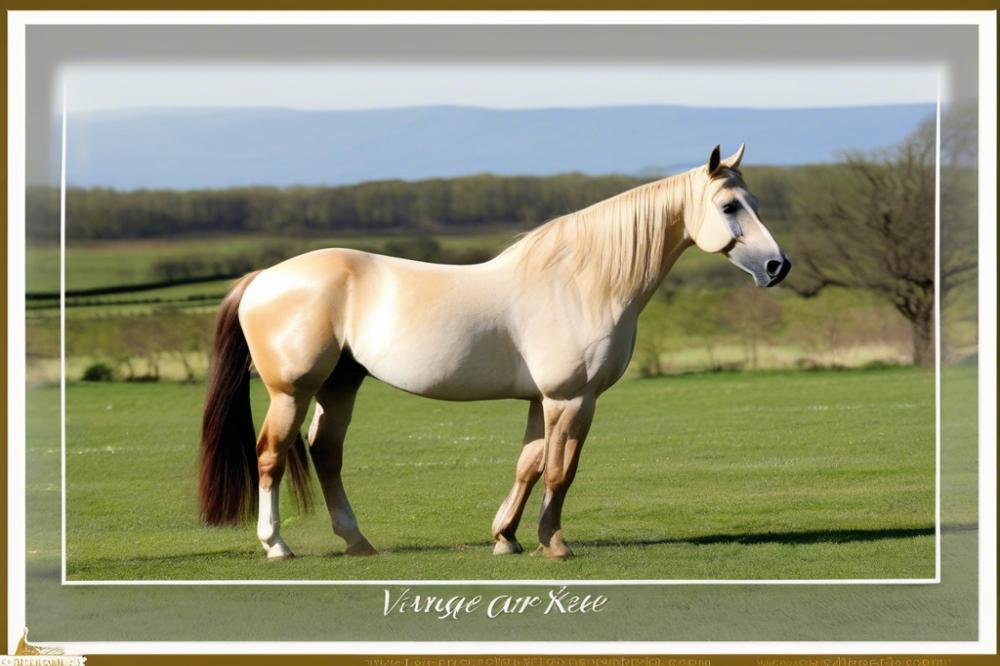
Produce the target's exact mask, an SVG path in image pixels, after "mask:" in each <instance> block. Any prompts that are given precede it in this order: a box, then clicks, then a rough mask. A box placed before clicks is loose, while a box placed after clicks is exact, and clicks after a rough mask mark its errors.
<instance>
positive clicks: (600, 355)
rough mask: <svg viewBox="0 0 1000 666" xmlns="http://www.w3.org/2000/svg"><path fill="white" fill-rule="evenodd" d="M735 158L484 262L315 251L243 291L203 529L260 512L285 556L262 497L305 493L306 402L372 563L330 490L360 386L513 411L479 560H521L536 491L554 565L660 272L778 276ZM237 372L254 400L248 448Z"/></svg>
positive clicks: (322, 456)
mask: <svg viewBox="0 0 1000 666" xmlns="http://www.w3.org/2000/svg"><path fill="white" fill-rule="evenodd" d="M742 156H743V146H740V149H739V150H738V151H737V152H736V153H735V154H734V155H732V156H731V157H729V158H728V159H725V160H722V159H720V155H719V147H718V146H716V147H715V150H713V151H712V153H711V157H710V158H709V160H708V164H707V165H706V166H701V167H698V168H695V169H692V170H691V171H688V172H686V173H683V174H679V175H676V176H672V177H670V178H665V179H663V180H660V181H657V182H654V183H650V184H648V185H643V186H641V187H637V188H635V189H633V190H630V191H628V192H625V193H623V194H620V195H618V196H615V197H612V198H611V199H608V200H606V201H602V202H600V203H597V204H595V205H593V206H590V207H589V208H586V209H584V210H581V211H579V212H576V213H571V214H569V215H565V216H563V217H560V218H557V219H555V220H552V221H550V222H548V223H547V224H545V225H542V226H541V227H538V228H537V229H535V230H534V231H532V232H530V233H529V234H527V235H526V236H525V237H524V238H522V239H521V240H520V241H518V242H517V243H515V244H514V245H512V246H511V247H510V248H508V249H507V250H506V251H505V252H503V253H502V254H500V255H499V256H497V257H495V258H494V259H492V260H490V261H487V262H486V263H483V264H478V265H474V266H442V265H436V264H427V263H421V262H417V261H408V260H405V259H397V258H392V257H384V256H379V255H375V254H369V253H367V252H358V251H354V250H344V249H328V250H318V251H315V252H309V253H307V254H303V255H300V256H297V257H294V258H292V259H289V260H287V261H284V262H282V263H280V264H278V265H276V266H273V267H271V268H268V269H266V270H263V271H260V272H257V273H251V274H249V275H247V276H245V277H244V278H243V279H241V280H240V281H239V282H238V283H237V284H236V286H235V287H234V288H233V289H232V291H231V292H230V293H229V294H228V295H227V296H226V298H225V300H224V301H223V302H222V306H221V310H220V312H219V317H218V321H217V324H216V338H215V349H214V357H213V362H212V370H211V372H210V378H209V388H208V397H207V401H206V405H205V414H204V421H203V430H202V445H201V446H202V456H201V472H200V494H201V498H200V499H201V512H202V517H203V519H204V520H205V522H207V523H208V524H212V525H218V524H227V523H229V524H231V523H236V522H238V521H239V520H240V519H241V518H244V517H247V516H248V514H250V513H251V512H252V510H253V507H254V504H255V502H254V500H255V499H258V497H259V501H258V502H257V504H259V512H258V522H257V537H258V538H259V539H260V542H261V544H262V545H263V547H264V550H265V551H266V552H267V557H268V558H283V557H289V556H291V555H292V551H291V550H290V549H289V548H288V546H287V545H285V542H284V541H282V539H281V536H280V535H279V527H280V523H281V520H280V518H279V513H278V486H279V484H280V483H281V479H282V475H283V474H284V471H285V468H286V466H287V467H288V468H289V469H290V471H291V477H292V480H293V484H294V486H295V487H297V488H298V489H299V490H300V491H301V490H303V489H307V488H308V483H309V478H308V469H307V467H306V463H305V460H306V454H305V446H304V443H303V442H302V438H301V435H300V434H299V429H300V428H301V426H302V424H303V421H304V419H305V417H306V411H307V409H308V407H309V404H310V402H311V401H312V400H313V398H315V400H316V410H315V417H314V418H313V421H312V425H311V427H310V428H309V443H310V448H311V451H312V459H313V461H314V464H315V467H316V472H317V474H318V476H319V480H320V485H321V486H322V489H323V494H324V496H325V499H326V506H327V509H328V510H329V512H330V519H331V521H332V523H333V531H334V532H335V533H336V534H337V535H339V536H340V537H342V538H343V539H344V540H345V541H346V542H347V550H346V552H347V553H349V554H370V553H374V552H375V549H374V548H373V547H372V545H371V544H370V543H369V542H368V540H367V539H366V538H365V537H364V536H363V535H362V533H361V531H360V529H359V528H358V524H357V521H356V520H355V516H354V512H353V511H352V510H351V505H350V502H349V501H348V499H347V493H346V492H345V490H344V485H343V482H342V481H341V464H342V459H343V445H344V436H345V434H346V432H347V427H348V424H349V423H350V420H351V411H352V408H353V406H354V398H355V394H356V393H357V390H358V387H359V386H360V385H361V382H362V380H363V379H364V377H365V376H366V375H368V374H370V375H372V376H374V377H377V378H378V379H380V380H382V381H383V382H385V383H387V384H391V385H393V386H396V387H398V388H400V389H402V390H404V391H408V392H410V393H416V394H418V395H422V396H427V397H430V398H437V399H440V400H488V399H497V398H520V399H523V400H527V401H528V402H529V403H530V406H529V408H528V425H527V430H526V432H525V435H524V444H523V447H522V449H521V454H520V458H519V459H518V462H517V468H516V474H515V480H514V486H513V488H511V490H510V493H509V494H508V495H507V498H506V499H505V500H504V501H503V504H501V506H500V510H499V512H498V513H497V515H496V518H495V519H494V520H493V529H492V531H493V539H494V542H495V545H494V549H493V552H494V553H496V554H498V555H503V554H509V553H518V552H520V551H521V550H522V548H521V545H520V544H519V543H518V542H517V539H516V537H515V532H516V530H517V525H518V522H519V521H520V519H521V513H522V512H523V510H524V505H525V503H526V501H527V499H528V494H529V493H530V492H531V488H532V486H533V485H534V484H535V482H536V481H538V480H539V479H541V478H544V482H545V497H544V499H543V500H542V510H541V516H540V518H539V526H538V538H539V541H540V542H541V545H540V548H541V550H542V552H543V553H544V554H545V555H546V556H548V557H554V558H562V557H565V556H567V555H569V554H570V551H569V548H568V547H567V545H566V542H565V541H564V540H563V536H562V523H561V518H560V516H561V513H562V506H563V500H564V499H565V497H566V492H567V490H569V487H570V484H571V483H572V482H573V476H574V474H575V473H576V467H577V463H578V462H579V459H580V450H581V449H582V447H583V442H584V439H585V438H586V437H587V431H588V429H589V428H590V423H591V419H592V418H593V416H594V405H595V403H596V401H597V397H598V396H599V395H600V394H601V393H602V392H603V391H605V390H606V389H607V388H608V387H610V386H611V385H612V384H614V383H615V382H616V381H617V380H618V379H619V378H620V377H621V376H622V374H623V373H624V372H625V369H626V367H627V366H628V363H629V359H630V358H631V356H632V350H633V346H634V344H635V336H636V321H637V319H638V317H639V312H640V311H641V310H642V308H643V306H644V305H645V304H646V302H647V301H648V300H649V299H650V297H651V296H652V294H653V292H654V291H655V290H656V288H657V286H658V285H659V284H660V282H661V281H662V280H663V278H664V276H665V275H666V274H667V272H668V271H669V270H670V268H671V267H672V266H673V264H674V262H675V261H676V260H677V258H678V257H679V256H680V255H681V253H682V252H683V251H684V250H685V249H687V248H688V247H690V246H691V245H697V246H698V247H699V248H700V249H701V250H703V251H705V252H712V253H721V254H723V255H725V256H726V257H727V258H728V259H729V260H730V261H731V262H733V263H734V264H736V265H737V266H738V267H740V268H741V269H743V270H744V271H746V272H748V273H750V274H751V275H752V276H753V279H754V281H755V282H756V283H757V285H758V286H762V287H770V286H772V285H775V284H777V283H778V282H780V281H781V280H782V279H783V278H784V277H785V275H786V274H787V273H788V269H789V267H790V263H789V261H788V259H787V257H786V256H785V254H784V253H783V252H782V250H781V248H780V247H779V246H778V244H777V243H775V241H774V239H773V238H772V237H771V235H770V233H768V231H767V229H765V228H764V225H763V224H761V221H760V219H759V218H758V216H757V203H756V199H755V198H754V197H753V196H752V195H751V194H750V193H749V192H748V191H747V187H746V185H745V184H744V182H743V180H742V178H741V176H740V172H739V170H738V167H739V164H740V160H741V158H742ZM251 361H252V364H253V367H255V368H256V369H257V372H258V373H259V374H260V378H261V380H263V383H264V385H265V386H266V387H267V391H268V393H269V395H270V398H271V404H270V407H269V408H268V410H267V417H266V418H265V420H264V425H263V427H262V428H261V432H260V436H259V438H256V444H255V436H254V428H253V423H252V421H251V418H250V399H249V382H250V367H251ZM255 484H256V485H258V489H257V491H258V497H255V496H254V494H253V490H254V488H253V486H254V485H255ZM300 495H302V493H300Z"/></svg>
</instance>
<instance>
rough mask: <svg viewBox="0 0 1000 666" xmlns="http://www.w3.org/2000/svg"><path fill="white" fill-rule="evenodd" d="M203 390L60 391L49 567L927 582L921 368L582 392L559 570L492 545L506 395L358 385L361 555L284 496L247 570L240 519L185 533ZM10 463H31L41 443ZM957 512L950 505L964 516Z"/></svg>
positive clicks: (163, 573)
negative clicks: (63, 490)
mask: <svg viewBox="0 0 1000 666" xmlns="http://www.w3.org/2000/svg"><path fill="white" fill-rule="evenodd" d="M966 372H968V371H966ZM34 393H35V395H36V397H37V400H35V401H34V404H36V405H37V406H38V407H37V409H38V410H40V411H42V412H44V411H45V410H46V409H51V408H52V406H54V404H55V403H56V402H57V401H56V400H55V397H56V396H57V394H58V392H57V390H56V389H54V388H39V389H35V390H34ZM202 393H203V387H202V386H200V385H189V384H178V383H166V382H163V383H158V384H126V383H95V384H88V383H71V384H70V385H69V386H68V389H67V460H66V465H67V469H66V472H67V562H66V565H67V576H68V578H69V579H70V580H120V579H125V580H127V579H142V580H167V579H170V580H185V579H192V580H198V579H319V580H363V579H374V580H386V579H429V580H439V579H553V578H558V579H619V578H621V579H826V578H931V577H933V576H934V573H935V570H934V542H935V537H934V421H933V400H934V393H933V375H932V373H930V372H928V371H924V370H919V369H910V368H893V369H880V370H841V371H814V372H776V371H767V372H757V373H710V374H692V375H683V376H675V377H667V378H659V379H647V380H623V381H622V382H620V383H619V384H618V385H617V386H616V387H615V388H613V389H612V390H611V391H609V392H608V393H607V394H606V395H605V396H604V397H602V399H601V401H600V402H599V405H598V414H597V418H596V421H595V425H594V428H593V430H592V433H591V435H590V438H589V439H588V442H587V445H586V448H585V450H584V453H583V459H582V463H581V467H580V471H579V473H578V475H577V480H576V482H575V483H574V486H573V488H572V490H571V492H570V495H569V498H568V500H567V505H566V509H565V512H564V526H565V533H566V536H567V539H568V541H569V543H570V545H571V546H572V547H573V549H574V552H575V554H576V557H574V558H572V559H570V560H568V561H566V562H562V563H553V562H549V561H545V560H542V559H541V558H534V557H531V556H530V555H528V554H524V555H520V556H514V557H506V558H498V557H495V556H493V555H492V553H491V548H490V537H489V525H490V521H491V519H492V517H493V514H494V512H495V511H496V509H497V507H498V505H499V503H500V501H501V500H502V499H503V496H504V495H505V493H506V491H507V489H508V488H509V485H510V483H511V481H512V474H513V467H514V462H515V459H516V456H517V452H518V449H519V445H520V444H519V443H520V435H521V432H522V428H523V422H524V417H525V413H526V407H525V405H524V404H523V403H519V402H516V401H501V402H483V403H461V404H458V403H444V402H435V401H430V400H427V399H423V398H418V397H414V396H410V395H407V394H404V393H401V392H399V391H397V390H395V389H391V388H389V387H387V386H384V385H382V384H380V383H379V382H377V381H375V380H372V379H369V380H368V381H367V382H366V384H365V386H364V387H363V388H362V390H361V393H360V396H359V401H358V406H357V409H356V412H355V420H354V423H353V425H352V429H351V432H350V434H349V438H348V444H347V450H346V464H345V471H344V479H345V484H346V487H347V489H348V492H349V494H350V496H351V500H352V503H353V505H354V507H355V510H356V513H357V514H358V519H359V523H360V525H361V526H362V529H363V530H364V531H365V532H366V534H367V536H368V537H369V539H370V540H371V541H372V542H373V543H374V544H375V545H376V547H377V548H379V549H380V551H381V552H380V554H379V555H378V556H375V557H371V558H350V557H344V556H342V554H341V553H342V550H343V544H342V543H341V542H340V541H339V540H338V539H337V538H335V537H334V535H333V534H332V532H331V530H330V527H329V519H328V517H327V516H326V515H325V511H324V510H322V509H317V510H316V511H315V512H313V513H311V514H299V513H296V511H295V509H294V508H293V506H294V505H293V503H292V502H291V500H290V498H288V497H286V498H285V502H284V504H283V509H284V517H285V520H284V529H283V534H284V536H285V538H286V540H287V541H288V543H289V544H290V545H291V546H292V548H293V549H294V550H295V551H296V554H297V557H296V558H295V559H293V560H290V561H284V562H268V561H265V559H264V557H263V552H262V551H261V550H260V548H259V546H258V544H257V542H256V539H255V537H254V533H253V528H252V527H250V526H245V527H238V528H224V529H219V528H213V529H209V528H203V527H200V526H199V524H198V521H197V516H196V509H195V469H196V467H195V465H196V459H197V448H198V447H197V441H198V422H199V415H200V404H201V399H202ZM253 400H254V410H255V416H256V417H257V418H258V419H259V418H260V417H261V416H262V415H263V413H264V410H265V405H266V398H265V396H264V395H263V391H262V388H261V387H260V386H259V385H257V384H255V386H254V392H253ZM52 416H53V415H52V414H48V415H46V414H45V413H37V414H34V415H33V417H34V418H36V419H42V420H43V421H44V419H45V418H51V417H52ZM29 455H33V456H37V457H39V458H48V459H50V460H51V456H52V455H58V450H55V451H53V450H52V449H51V448H48V449H46V450H45V451H40V450H35V451H32V452H29ZM314 485H317V489H316V498H317V499H319V498H320V495H319V492H318V484H314ZM539 499H540V493H539V492H538V489H536V492H535V494H534V495H533V496H532V500H531V502H530V503H529V507H528V509H527V511H526V512H525V519H524V520H523V522H522V525H521V530H520V533H519V536H520V538H521V540H522V542H523V543H524V544H525V545H526V546H527V547H529V550H530V547H532V546H533V545H534V544H535V543H537V541H536V540H535V537H534V534H533V532H534V525H535V520H534V518H535V516H536V515H537V510H538V502H539ZM972 511H974V504H970V505H969V506H968V507H964V506H963V507H962V508H961V510H960V511H958V512H957V513H956V514H955V515H957V516H961V519H960V520H959V522H962V521H963V520H973V518H972V516H971V514H970V512H972ZM40 555H41V556H45V555H48V557H51V555H52V554H40Z"/></svg>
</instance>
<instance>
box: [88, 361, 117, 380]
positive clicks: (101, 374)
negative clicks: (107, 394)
mask: <svg viewBox="0 0 1000 666" xmlns="http://www.w3.org/2000/svg"><path fill="white" fill-rule="evenodd" d="M114 379H115V370H114V368H112V367H111V366H110V365H108V364H107V363H94V364H93V365H89V366H87V369H86V370H84V371H83V381H85V382H110V381H114Z"/></svg>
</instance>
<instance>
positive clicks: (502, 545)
mask: <svg viewBox="0 0 1000 666" xmlns="http://www.w3.org/2000/svg"><path fill="white" fill-rule="evenodd" d="M523 551H524V548H522V547H521V544H519V543H518V542H517V541H508V540H507V539H502V538H501V539H500V540H499V541H497V542H496V543H495V544H494V545H493V554H494V555H516V554H517V553H520V552H523Z"/></svg>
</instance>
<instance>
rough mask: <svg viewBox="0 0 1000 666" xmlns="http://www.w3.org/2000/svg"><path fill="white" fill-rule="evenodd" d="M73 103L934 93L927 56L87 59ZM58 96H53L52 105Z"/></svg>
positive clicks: (767, 102)
mask: <svg viewBox="0 0 1000 666" xmlns="http://www.w3.org/2000/svg"><path fill="white" fill-rule="evenodd" d="M63 81H64V83H65V87H66V90H67V94H68V98H69V108H70V110H71V111H92V110H100V109H127V108H148V107H251V106H278V107H288V108H296V109H363V108H379V107H399V106H421V105H430V104H461V105H468V106H483V107H492V108H533V107H579V106H612V105H632V104H680V105H686V106H721V107H756V108H770V107H818V106H855V105H876V104H904V103H920V102H934V101H935V99H936V94H937V69H936V68H935V67H932V66H928V65H915V64H899V65H886V64H884V63H881V64H874V63H873V64H863V63H861V64H851V65H850V66H844V65H829V64H810V63H801V64H798V65H788V64H783V63H775V64H765V63H753V64H738V63H734V64H732V65H725V64H718V63H714V64H712V65H706V64H677V65H664V64H662V63H660V64H657V63H649V64H636V63H632V64H628V65H614V66H595V65H590V64H587V65H573V64H554V63H544V64H527V65H526V64H499V65H497V64H491V65H483V64H469V65H458V64H452V63H440V64H427V63H421V64H414V65H399V64H395V63H394V64H369V63H357V64H350V63H342V62H332V63H303V64H295V63H282V64H275V63H267V62H263V63H233V64H219V63H206V64H201V65H198V64H184V65H164V64H156V65H152V64H142V63H135V64H130V65H120V64H114V65H111V64H108V65H102V64H88V65H78V66H74V67H72V68H70V69H68V70H66V71H65V72H64V79H63ZM56 104H57V105H61V103H60V102H58V101H57V102H56Z"/></svg>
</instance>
